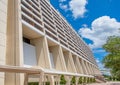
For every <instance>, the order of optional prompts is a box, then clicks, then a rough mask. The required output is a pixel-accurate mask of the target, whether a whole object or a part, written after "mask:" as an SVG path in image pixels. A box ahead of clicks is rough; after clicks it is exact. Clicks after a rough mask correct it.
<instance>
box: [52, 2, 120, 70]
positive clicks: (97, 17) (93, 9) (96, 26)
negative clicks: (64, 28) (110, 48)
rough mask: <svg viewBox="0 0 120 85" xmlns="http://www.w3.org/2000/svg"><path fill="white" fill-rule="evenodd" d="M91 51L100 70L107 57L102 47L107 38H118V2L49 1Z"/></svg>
mask: <svg viewBox="0 0 120 85" xmlns="http://www.w3.org/2000/svg"><path fill="white" fill-rule="evenodd" d="M50 2H51V4H52V5H53V6H54V7H55V9H57V10H58V11H59V12H60V13H61V14H62V15H63V16H64V17H65V18H66V19H67V21H68V22H69V23H70V24H71V25H72V26H73V28H74V29H75V30H76V31H77V32H78V34H79V35H80V36H81V37H82V38H83V40H84V41H85V42H86V43H87V44H88V45H89V46H90V47H91V49H92V50H93V53H94V56H95V58H96V61H97V63H98V65H99V67H100V69H104V68H103V65H102V63H101V61H102V59H103V57H104V56H105V55H107V53H106V52H105V50H104V49H102V45H103V44H104V43H105V42H106V40H107V37H109V36H112V35H117V36H120V33H119V30H118V28H120V0H51V1H50Z"/></svg>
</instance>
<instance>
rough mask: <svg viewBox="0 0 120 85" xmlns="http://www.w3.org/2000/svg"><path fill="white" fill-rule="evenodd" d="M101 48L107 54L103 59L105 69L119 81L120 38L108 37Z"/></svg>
mask: <svg viewBox="0 0 120 85" xmlns="http://www.w3.org/2000/svg"><path fill="white" fill-rule="evenodd" d="M103 48H104V49H105V50H106V52H108V55H107V56H105V58H104V59H103V63H104V65H105V67H106V68H109V69H110V70H111V74H112V75H113V76H114V77H116V79H117V80H120V37H118V36H111V37H109V38H108V40H107V42H106V44H104V45H103Z"/></svg>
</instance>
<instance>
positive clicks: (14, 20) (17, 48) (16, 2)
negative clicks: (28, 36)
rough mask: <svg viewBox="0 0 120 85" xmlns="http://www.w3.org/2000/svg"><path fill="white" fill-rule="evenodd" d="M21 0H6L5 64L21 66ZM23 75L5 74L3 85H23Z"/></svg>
mask: <svg viewBox="0 0 120 85" xmlns="http://www.w3.org/2000/svg"><path fill="white" fill-rule="evenodd" d="M20 3H21V0H8V16H7V53H6V64H7V65H13V66H23V40H22V37H23V36H22V35H23V34H22V23H21V7H20ZM23 77H24V76H23V75H20V74H15V73H6V77H5V85H23V83H24V80H23Z"/></svg>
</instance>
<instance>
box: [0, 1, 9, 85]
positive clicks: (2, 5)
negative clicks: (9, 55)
mask: <svg viewBox="0 0 120 85" xmlns="http://www.w3.org/2000/svg"><path fill="white" fill-rule="evenodd" d="M7 8H8V0H0V65H5V64H6V38H7V35H6V32H7ZM4 80H5V76H4V73H0V85H4Z"/></svg>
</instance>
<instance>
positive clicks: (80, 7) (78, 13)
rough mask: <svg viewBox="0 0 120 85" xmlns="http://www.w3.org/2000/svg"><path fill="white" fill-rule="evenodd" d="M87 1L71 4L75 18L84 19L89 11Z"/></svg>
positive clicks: (77, 0) (76, 1)
mask: <svg viewBox="0 0 120 85" xmlns="http://www.w3.org/2000/svg"><path fill="white" fill-rule="evenodd" d="M86 4H87V0H71V1H70V2H69V6H70V10H71V11H72V13H73V17H74V18H78V17H84V14H85V12H86V11H87V10H86V8H85V6H86Z"/></svg>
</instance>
